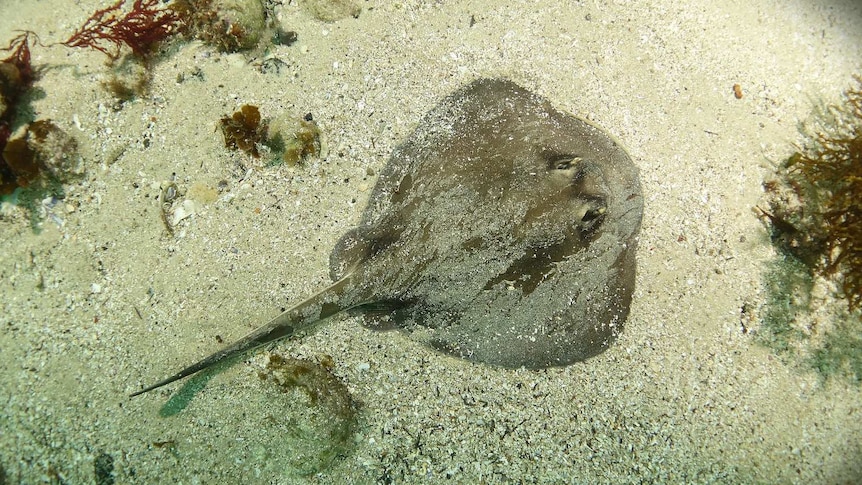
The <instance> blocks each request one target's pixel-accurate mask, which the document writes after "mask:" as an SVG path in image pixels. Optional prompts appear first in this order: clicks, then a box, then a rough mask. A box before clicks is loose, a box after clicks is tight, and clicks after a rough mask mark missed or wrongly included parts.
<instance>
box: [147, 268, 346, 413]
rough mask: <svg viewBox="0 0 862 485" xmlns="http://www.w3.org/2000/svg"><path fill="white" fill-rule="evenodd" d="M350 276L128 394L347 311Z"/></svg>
mask: <svg viewBox="0 0 862 485" xmlns="http://www.w3.org/2000/svg"><path fill="white" fill-rule="evenodd" d="M351 277H352V275H347V276H345V277H343V278H341V279H340V280H338V281H336V282H335V283H333V284H332V285H330V286H329V287H328V288H326V289H324V290H322V291H320V292H319V293H317V294H316V295H314V296H312V297H310V298H308V299H306V300H304V301H302V302H301V303H299V304H297V305H296V306H294V307H292V308H290V309H289V310H286V311H285V312H284V313H282V314H281V315H279V316H277V317H275V318H273V319H272V320H270V322H269V323H267V324H266V325H264V326H263V327H260V328H259V329H257V330H255V331H254V332H252V333H250V334H248V335H246V336H245V337H243V338H241V339H239V340H237V341H236V342H234V343H233V344H231V345H230V346H228V347H225V348H224V349H222V350H219V351H218V352H216V353H214V354H212V355H210V356H208V357H206V358H205V359H203V360H201V361H200V362H197V363H196V364H192V365H190V366H188V367H186V368H185V369H183V370H181V371H179V372H177V373H176V374H174V375H172V376H170V377H168V378H167V379H165V380H162V381H159V382H157V383H155V384H153V385H152V386H150V387H147V388H144V389H141V390H140V391H137V392H134V393H132V394H130V397H134V396H137V395H140V394H143V393H145V392H149V391H152V390H153V389H158V388H159V387H162V386H165V385H167V384H170V383H172V382H174V381H178V380H180V379H182V378H184V377H188V376H190V375H192V374H196V373H198V372H200V371H202V370H204V369H206V368H208V367H212V366H213V365H216V364H218V363H220V362H223V361H225V360H227V359H229V358H231V357H234V356H237V355H240V354H242V353H245V352H248V351H249V350H252V349H255V348H258V347H260V346H262V345H265V344H268V343H270V342H273V341H275V340H278V339H281V338H284V337H289V336H291V335H293V334H294V333H296V332H298V331H300V330H303V329H305V328H308V327H310V326H311V325H313V324H315V323H317V322H320V321H321V320H324V319H326V318H329V317H331V316H332V315H335V314H336V313H340V312H342V311H344V310H349V309H350V308H352V307H353V306H355V305H356V302H351V301H350V300H352V298H349V297H347V298H345V295H344V292H345V288H347V287H349V286H350V285H349V284H348V283H349V281H350V279H351Z"/></svg>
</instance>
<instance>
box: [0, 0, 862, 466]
mask: <svg viewBox="0 0 862 485" xmlns="http://www.w3.org/2000/svg"><path fill="white" fill-rule="evenodd" d="M284 3H288V2H284ZM294 3H295V2H294ZM500 3H503V2H496V1H492V0H485V1H482V2H475V1H474V2H468V1H462V2H432V1H428V2H424V1H419V0H408V1H406V2H400V3H396V2H362V5H363V6H364V10H363V12H362V14H361V15H360V16H359V18H358V19H352V18H349V19H346V20H342V21H339V22H336V23H333V24H324V23H321V22H318V21H316V20H312V19H311V18H310V17H309V16H307V15H306V14H305V13H303V12H302V11H301V10H300V9H299V8H298V7H297V6H296V5H286V6H283V7H279V8H278V11H279V12H280V16H281V20H282V22H283V25H284V26H285V27H286V28H287V29H292V30H295V31H297V32H298V34H299V41H298V42H297V43H296V44H295V45H293V46H290V47H284V46H281V47H278V48H276V50H275V54H276V55H277V56H278V57H280V58H281V59H283V60H285V61H286V62H287V63H288V67H287V69H284V70H282V72H281V74H272V73H271V74H261V73H260V72H259V71H258V70H257V69H256V67H255V64H256V63H252V64H251V65H249V64H248V63H247V62H246V59H245V58H244V57H243V56H241V55H231V56H225V55H221V54H218V53H216V52H214V51H213V50H212V49H210V48H208V47H206V46H203V45H201V44H187V45H184V46H181V47H179V48H177V49H176V51H175V52H173V53H172V54H171V55H169V56H167V57H166V58H165V59H164V60H163V61H162V62H160V63H159V64H158V65H157V66H156V68H155V70H154V83H153V87H152V92H151V94H150V95H149V96H146V97H144V98H142V99H139V100H136V101H134V102H132V103H127V104H126V105H124V106H123V107H122V109H120V110H118V111H117V110H114V109H112V106H113V105H114V104H115V103H114V101H113V100H112V98H111V96H110V95H109V94H108V93H107V92H106V91H105V90H104V89H103V88H102V87H101V86H100V82H101V80H102V79H103V78H104V76H105V72H106V70H105V66H104V61H105V58H104V56H103V55H101V54H99V53H98V52H86V51H70V50H68V49H65V48H62V47H51V48H43V47H39V46H36V47H34V48H33V55H34V63H35V64H37V65H41V66H48V67H49V68H48V69H47V70H46V71H45V72H44V74H43V76H42V79H41V80H39V81H38V83H37V86H38V88H39V89H41V90H43V91H44V96H41V97H39V98H38V99H36V100H35V101H34V102H33V104H32V106H33V108H34V110H35V112H36V114H37V116H38V117H39V118H50V119H52V120H54V121H55V122H56V123H58V124H59V125H60V126H62V127H63V128H64V129H66V130H68V131H69V132H70V133H72V134H74V135H75V136H76V137H77V138H78V139H79V141H80V143H81V151H82V153H83V154H84V156H85V157H86V160H87V163H88V171H87V177H86V179H85V180H84V181H82V182H80V183H77V184H74V185H73V186H70V187H68V188H67V190H68V197H67V198H66V200H65V201H64V203H65V204H68V205H69V206H68V209H67V208H65V207H62V204H61V207H58V208H57V209H56V215H57V217H58V218H61V219H62V220H63V221H64V225H63V226H62V227H60V226H58V225H57V224H56V223H55V222H53V221H51V220H50V219H49V220H46V222H45V223H44V230H43V231H42V232H41V233H40V234H34V233H33V232H32V231H31V229H30V227H29V223H28V221H27V219H26V218H25V217H24V216H23V215H21V214H20V213H17V212H15V211H14V210H13V211H11V215H10V214H6V215H4V216H3V218H2V219H0V235H2V238H0V276H2V277H0V295H2V296H0V302H2V310H0V403H2V407H3V411H2V414H0V465H2V467H3V468H4V469H5V473H6V476H7V480H8V482H7V483H18V481H20V482H21V483H42V482H46V483H47V482H51V480H52V479H56V480H59V482H55V483H92V482H93V480H94V465H93V462H94V459H95V457H96V456H98V455H99V454H102V453H105V454H108V455H110V456H111V457H113V460H114V473H115V476H116V482H117V483H241V482H245V483H294V482H296V481H299V482H301V481H302V480H300V479H297V478H295V477H293V476H292V475H291V473H290V471H285V466H286V465H285V463H286V461H287V457H285V456H284V455H285V454H286V453H289V451H287V450H288V447H286V446H282V445H283V443H284V442H285V441H286V440H288V439H289V438H288V435H289V429H290V427H291V425H290V422H289V419H290V416H291V412H292V411H291V405H290V404H289V403H288V404H286V403H285V402H282V401H280V400H279V397H278V395H277V394H274V393H273V391H272V389H271V388H269V386H268V384H267V383H265V382H261V381H260V380H259V379H258V377H257V371H258V369H259V368H260V367H261V366H262V365H263V363H264V362H265V361H266V358H265V355H264V353H259V354H256V355H255V356H253V357H251V358H250V359H249V360H248V361H247V362H243V363H239V364H237V365H235V366H233V367H232V368H230V369H229V370H228V371H226V372H224V373H222V374H220V375H218V376H216V377H215V378H213V379H212V380H211V381H210V382H209V384H208V386H207V387H206V388H205V389H204V390H203V391H202V392H200V393H199V394H198V395H197V396H196V397H195V398H194V399H193V400H192V401H191V402H190V403H189V405H188V407H186V408H185V409H184V410H182V411H181V412H179V413H178V414H176V415H173V416H171V417H160V416H159V410H160V408H161V407H162V406H163V405H164V404H165V403H166V402H167V401H168V399H169V398H170V396H171V395H172V392H174V391H176V390H177V389H178V388H179V387H180V386H178V385H173V386H170V387H168V388H166V389H163V390H160V391H157V392H154V393H151V394H148V395H144V396H142V397H139V398H135V399H129V398H128V397H127V396H128V393H129V392H132V391H134V390H137V389H139V388H140V387H141V386H142V385H144V384H150V383H152V382H153V381H154V380H158V379H161V378H162V377H164V376H167V375H169V374H172V373H173V372H175V371H176V370H177V369H178V368H180V367H182V366H184V365H186V364H188V363H190V362H193V361H195V360H197V359H198V358H199V357H201V356H203V355H205V354H208V353H210V352H211V351H214V350H216V349H218V348H219V347H220V344H219V343H217V342H216V340H215V336H216V335H220V336H221V337H223V338H224V340H225V341H230V340H233V339H234V338H237V337H240V336H242V335H243V334H245V333H246V332H247V331H249V330H250V329H252V328H253V327H255V326H256V325H259V324H260V323H262V322H264V321H265V320H267V319H268V318H269V317H272V316H274V315H275V314H277V313H278V311H279V309H280V308H284V307H285V306H287V305H289V304H290V303H294V302H296V301H298V300H300V299H302V298H303V297H304V296H307V295H309V294H311V293H312V292H313V291H314V290H315V289H316V288H320V287H322V286H323V285H324V284H326V282H327V280H328V277H327V258H328V253H329V251H330V249H331V248H332V246H333V244H334V243H335V241H336V240H337V238H338V237H339V236H340V235H341V234H342V233H343V232H344V231H346V230H347V229H348V228H350V227H351V226H352V225H354V224H355V223H356V222H357V221H358V218H359V215H360V213H361V211H362V209H363V207H364V204H365V201H366V199H367V196H368V188H369V187H371V186H373V183H374V181H375V178H374V176H373V175H371V176H369V175H368V171H369V170H373V171H377V170H379V169H380V168H381V167H382V166H383V165H384V164H385V162H386V160H387V158H388V155H389V153H390V152H391V151H392V149H393V147H394V146H396V145H397V143H398V142H399V141H400V140H402V139H403V138H404V137H406V136H407V135H408V134H409V133H410V131H411V130H412V129H413V128H414V127H415V126H416V123H417V122H418V121H419V119H420V117H421V116H422V115H423V114H424V113H425V112H426V111H427V110H428V109H430V108H431V107H432V106H433V105H434V104H435V103H436V102H437V101H438V100H439V99H440V98H441V97H442V96H444V95H446V94H447V93H449V92H451V91H452V90H454V89H456V88H457V87H459V86H461V85H463V84H465V83H467V82H469V81H471V80H473V79H475V78H477V77H482V76H504V77H508V78H511V79H513V80H515V81H516V82H518V83H520V84H522V85H524V86H526V87H528V88H530V89H532V90H535V91H536V92H538V93H540V94H542V95H544V96H546V97H547V98H549V99H550V100H551V101H552V102H553V103H554V104H555V105H556V106H557V107H558V108H561V109H563V110H565V111H569V112H571V113H574V114H576V115H579V116H582V117H585V118H588V119H590V120H592V121H593V122H595V123H597V124H599V125H601V126H603V127H604V128H606V129H607V130H608V131H609V132H610V133H612V134H613V135H614V136H615V137H617V138H618V139H619V140H621V141H622V143H623V144H624V145H626V146H627V148H628V149H629V151H630V153H631V155H632V157H633V159H634V160H635V163H636V164H637V165H638V166H639V167H640V169H641V177H642V183H643V191H644V197H645V203H646V208H645V211H646V212H645V217H644V221H643V229H642V232H641V240H640V249H639V254H638V264H639V268H638V269H639V274H638V279H637V285H638V286H637V290H636V293H635V300H634V303H633V308H632V314H631V317H630V318H629V321H628V323H627V327H626V330H625V332H624V333H623V334H622V336H621V338H620V339H619V341H618V342H617V343H616V344H615V345H614V346H613V347H612V348H611V349H610V350H608V351H607V352H605V353H604V354H602V355H601V356H599V357H596V358H594V359H591V360H589V361H587V362H584V363H581V364H577V365H572V366H569V367H567V368H563V369H549V370H546V371H540V372H534V371H512V370H500V369H493V368H488V367H485V366H481V365H476V364H471V363H468V362H466V361H461V360H457V359H453V358H449V357H445V356H441V355H439V354H436V353H434V352H432V351H429V350H427V349H424V348H421V347H419V346H417V345H416V344H415V343H413V342H412V341H411V340H409V339H408V338H406V337H405V336H403V335H400V334H399V333H397V332H390V333H375V332H372V331H370V330H367V329H365V328H363V327H362V326H361V325H360V322H359V320H358V319H355V318H347V317H344V318H335V319H333V320H332V321H331V322H329V323H327V324H326V325H324V326H323V327H322V328H321V329H320V330H319V331H318V332H316V333H314V334H313V335H310V336H308V337H306V338H304V339H303V340H301V341H289V342H283V343H280V344H279V345H278V347H277V350H278V351H279V352H281V353H284V354H291V355H296V356H302V357H311V358H313V357H316V356H318V355H321V354H328V355H331V356H332V358H333V360H334V362H335V373H336V374H338V375H339V376H340V377H342V378H343V379H344V380H345V381H346V382H347V383H348V385H349V388H350V390H351V392H352V393H353V395H354V397H355V398H356V399H357V400H359V401H361V403H362V407H361V414H360V416H361V417H360V429H359V431H358V432H357V434H356V448H355V450H354V451H353V452H352V453H351V454H349V455H348V456H347V457H346V458H344V459H343V460H340V461H338V462H336V463H335V465H334V466H333V467H332V468H330V469H329V470H328V471H327V472H325V473H324V474H321V475H318V476H316V477H312V478H311V479H309V481H312V482H319V483H373V482H375V481H381V482H388V481H392V482H394V483H420V482H421V483H435V482H439V481H443V480H445V479H447V478H448V479H452V480H453V481H454V482H456V483H501V482H523V483H643V482H657V483H706V482H711V483H755V482H759V483H851V482H854V481H857V480H860V479H862V419H860V416H862V413H860V411H862V409H860V408H862V399H860V397H862V391H860V389H859V387H858V386H855V385H853V384H850V383H848V382H846V381H845V380H841V379H833V380H830V381H827V382H823V381H821V380H819V378H818V376H817V375H815V374H814V373H811V372H805V371H804V370H800V369H799V368H797V367H793V366H787V365H785V364H784V363H782V361H781V360H779V359H778V358H776V357H775V356H774V355H772V354H771V352H770V350H768V349H766V348H764V347H762V346H761V345H759V344H758V343H756V342H755V341H754V339H753V337H752V336H751V334H743V332H742V325H741V322H740V319H741V314H740V312H741V307H742V305H743V304H748V305H750V306H751V308H757V307H758V306H759V305H761V304H762V303H763V301H764V298H765V294H764V289H763V283H762V281H761V276H762V273H763V269H764V264H765V263H766V262H767V261H769V260H770V259H771V258H774V257H775V254H774V251H773V249H772V247H771V245H770V244H769V241H768V238H767V234H766V231H765V230H764V228H763V227H762V225H761V224H760V222H759V221H758V220H757V219H756V217H755V215H754V214H753V212H752V210H751V209H752V207H753V206H754V205H755V204H756V203H757V202H758V200H759V198H760V197H761V193H762V190H761V181H762V180H763V177H764V176H765V175H767V174H768V173H769V171H770V167H769V160H770V159H771V160H780V159H781V158H782V157H786V156H787V155H789V153H790V152H791V144H792V143H793V142H795V141H797V140H798V132H797V123H798V122H799V121H800V120H804V119H806V118H807V117H808V116H809V114H810V112H811V109H812V108H813V106H814V105H815V104H816V103H818V102H821V101H833V100H835V99H837V97H838V96H839V95H840V93H841V92H842V91H843V90H844V89H845V88H846V87H847V86H848V85H849V83H850V81H851V74H853V73H854V72H860V68H862V6H860V4H859V2H857V1H855V0H844V1H826V2H814V1H809V0H790V1H774V0H767V1H763V2H739V1H734V0H720V1H695V2H678V1H674V0H655V1H651V2H630V1H623V0H619V1H613V2H601V1H592V0H589V1H582V2H576V1H567V2H554V1H529V2H505V5H504V6H498V4H500ZM106 4H107V3H106V2H100V1H96V0H82V1H80V2H67V1H63V0H44V1H33V0H4V1H3V2H2V4H0V39H9V38H11V37H13V36H14V35H15V34H14V32H13V31H14V30H15V29H32V30H35V31H37V32H38V33H39V35H40V37H41V38H42V40H43V42H45V43H48V42H51V41H57V40H61V39H62V38H64V37H66V36H67V35H69V33H70V32H72V31H73V30H74V28H75V27H76V26H78V25H80V23H81V22H82V21H83V20H84V19H85V18H86V17H87V16H88V15H89V14H90V12H92V11H93V10H94V9H95V8H97V7H99V6H104V5H106ZM683 4H685V5H686V6H685V7H683V6H680V5H683ZM55 10H56V11H58V12H60V13H59V14H58V13H55ZM471 16H472V17H473V18H474V20H475V25H473V26H472V27H471V26H470V20H471ZM4 42H5V41H4ZM195 70H199V71H200V72H201V73H202V78H195V77H193V76H190V74H191V73H193V72H194V71H195ZM180 75H184V76H185V78H186V79H185V81H184V82H182V83H178V82H177V79H178V76H180ZM737 83H738V84H739V85H740V86H741V87H742V90H743V92H744V97H743V98H742V99H736V98H735V97H734V94H733V91H732V86H733V85H734V84H737ZM243 103H253V104H257V105H259V106H260V108H261V111H262V112H263V114H264V115H265V116H273V115H277V114H279V113H282V112H285V111H288V110H293V111H295V112H297V113H300V114H302V113H306V112H310V113H313V115H314V117H315V119H316V120H318V121H319V123H320V125H321V127H322V129H323V130H324V132H325V134H326V138H327V142H328V145H329V155H328V157H327V158H326V159H325V160H316V161H314V162H312V163H310V164H309V165H307V166H305V167H300V168H296V169H293V170H291V169H288V168H286V167H282V168H264V167H261V166H259V165H257V166H256V165H255V164H254V162H252V161H250V159H249V158H247V157H245V156H243V155H239V154H236V153H231V152H228V151H227V150H226V149H225V148H224V146H223V140H222V138H221V134H220V133H219V132H218V131H217V130H216V128H215V126H216V122H217V120H218V119H219V118H220V117H221V116H223V115H225V114H228V113H231V112H233V111H234V110H235V109H237V108H238V106H240V105H241V104H243ZM76 119H77V120H78V123H79V125H80V127H78V126H76V124H75V121H74V120H76ZM145 140H148V145H149V146H148V147H145V143H144V141H145ZM237 161H241V162H242V163H245V164H246V167H247V168H251V169H252V170H251V171H250V172H249V173H248V174H246V170H244V169H242V168H239V167H238V164H237ZM172 174H176V183H177V184H178V186H180V188H181V189H187V188H189V187H190V186H191V185H192V184H193V183H202V184H206V185H209V186H216V185H217V184H218V183H219V181H221V180H225V181H227V190H226V192H225V194H229V195H230V197H232V198H230V200H228V197H224V196H223V197H222V198H221V199H220V200H218V201H216V202H213V203H210V204H208V205H205V206H204V207H203V208H202V210H201V211H199V212H198V213H197V214H195V215H194V216H192V217H191V218H189V219H186V220H184V221H182V222H181V223H179V224H178V228H177V229H178V230H177V233H176V235H175V237H169V236H168V235H167V234H166V232H165V230H164V227H163V225H162V221H161V219H160V213H159V203H158V195H159V190H158V184H159V183H160V182H162V181H166V180H169V179H170V178H171V177H172ZM246 175H247V176H246ZM243 177H244V178H243ZM681 236H684V237H681ZM136 309H137V311H139V312H140V315H141V317H139V316H138V314H137V312H136ZM747 324H752V323H751V322H747ZM753 325H755V326H756V325H757V322H754V323H753ZM294 405H295V404H294Z"/></svg>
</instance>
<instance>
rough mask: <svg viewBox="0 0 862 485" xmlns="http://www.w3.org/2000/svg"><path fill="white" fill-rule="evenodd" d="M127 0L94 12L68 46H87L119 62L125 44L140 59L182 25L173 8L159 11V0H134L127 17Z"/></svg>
mask: <svg viewBox="0 0 862 485" xmlns="http://www.w3.org/2000/svg"><path fill="white" fill-rule="evenodd" d="M125 2H126V0H117V3H115V4H114V5H112V6H110V7H107V8H104V9H101V10H97V11H95V12H94V13H93V14H92V15H91V16H90V18H88V19H87V21H86V22H84V25H82V26H81V28H79V29H78V30H77V31H76V32H75V33H74V34H72V36H71V37H69V39H67V40H66V41H65V42H63V43H62V45H65V46H66V47H88V48H91V49H95V50H97V51H100V52H102V53H104V54H105V55H107V56H108V57H110V58H111V59H112V60H116V59H117V58H119V57H120V50H121V48H122V47H123V45H125V46H127V47H129V48H130V49H131V50H132V53H133V54H134V55H136V56H138V57H140V58H146V57H147V56H149V55H150V54H151V53H152V50H153V47H154V46H155V45H156V44H157V43H158V42H161V41H163V40H165V39H166V38H168V37H169V36H170V35H172V34H173V33H174V32H175V31H176V30H177V27H178V26H179V23H180V17H179V16H178V15H177V14H176V13H175V12H174V11H173V10H171V9H166V8H165V9H162V8H158V5H159V0H135V3H133V4H132V9H131V10H129V11H128V12H127V13H125V15H121V14H122V7H123V6H124V4H125Z"/></svg>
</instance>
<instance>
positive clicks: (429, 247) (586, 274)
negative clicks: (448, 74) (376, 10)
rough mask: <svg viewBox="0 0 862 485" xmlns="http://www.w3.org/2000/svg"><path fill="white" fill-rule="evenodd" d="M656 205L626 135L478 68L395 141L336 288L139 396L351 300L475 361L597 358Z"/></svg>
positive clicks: (335, 273)
mask: <svg viewBox="0 0 862 485" xmlns="http://www.w3.org/2000/svg"><path fill="white" fill-rule="evenodd" d="M642 214H643V199H642V197H641V189H640V182H639V180H638V172H637V168H636V167H635V166H634V164H633V163H632V161H631V159H630V158H629V157H628V155H627V154H626V153H625V151H624V150H623V149H622V148H621V147H620V146H619V145H618V144H616V143H615V142H614V141H613V140H612V139H611V138H610V137H608V136H607V135H606V134H604V133H603V132H602V131H601V130H599V129H598V128H596V127H595V126H593V125H591V124H589V123H586V122H584V121H582V120H580V119H578V118H575V117H573V116H571V115H568V114H565V113H562V112H559V111H557V110H556V109H554V108H553V107H552V106H551V105H550V104H549V103H548V102H547V101H546V100H545V99H543V98H541V97H539V96H536V95H534V94H532V93H530V92H529V91H527V90H525V89H523V88H521V87H519V86H517V85H516V84H514V83H511V82H509V81H504V80H493V79H482V80H478V81H475V82H473V83H471V84H469V85H467V86H465V87H464V88H461V89H459V90H458V91H456V92H455V93H453V94H452V95H450V96H448V97H447V98H445V99H444V100H443V101H441V102H440V104H439V105H437V107H435V108H434V109H433V110H432V111H431V112H430V113H428V114H427V115H426V116H425V118H423V120H422V121H421V122H420V124H419V127H418V128H417V129H416V131H415V132H414V133H413V134H412V135H411V136H410V137H409V138H408V139H407V141H406V142H405V143H404V144H402V145H401V146H399V147H398V148H397V149H396V150H395V152H394V153H393V154H392V157H391V158H390V161H389V163H388V164H387V166H386V168H385V169H384V170H383V172H382V173H381V174H380V177H379V180H378V182H377V185H376V187H375V188H374V191H373V192H372V194H371V197H370V201H369V205H368V208H367V209H366V211H365V213H364V215H363V218H362V221H361V223H360V225H359V227H357V228H356V229H354V230H352V231H350V232H348V233H347V234H346V235H345V236H344V237H342V239H341V240H340V241H339V242H338V244H337V245H336V248H335V250H334V251H333V253H332V257H331V261H330V263H331V264H330V266H331V273H332V277H333V280H335V283H333V285H332V286H330V287H329V288H327V289H325V290H323V291H321V292H320V293H318V294H316V295H315V296H312V297H311V298H309V299H307V300H306V301H304V302H302V303H300V304H299V305H297V306H295V307H293V308H291V309H290V310H288V311H286V312H285V313H283V314H282V315H280V316H278V317H276V318H275V319H274V320H272V321H271V322H270V323H268V324H267V325H265V326H264V327H262V328H261V329H259V330H257V331H255V332H253V333H252V334H250V335H249V336H247V337H245V338H243V339H241V340H240V341H238V342H236V343H234V344H233V345H231V346H229V347H227V348H226V349H224V350H222V351H220V352H217V353H216V354H213V355H211V356H209V357H207V358H206V359H204V360H202V361H201V362H199V363H197V364H195V365H193V366H191V367H188V368H186V369H184V370H182V371H181V372H179V373H177V374H175V375H174V376H172V377H170V378H168V379H165V380H164V381H162V382H159V383H157V384H155V385H153V386H150V387H148V388H146V389H144V390H142V391H139V392H137V393H135V394H141V393H143V392H146V391H149V390H151V389H155V388H157V387H160V386H162V385H165V384H168V383H170V382H173V381H175V380H178V379H181V378H183V377H185V376H188V375H191V374H194V373H196V372H198V371H200V370H202V369H204V368H207V367H209V366H211V365H213V364H216V363H218V362H221V361H223V360H225V359H228V358H230V357H233V356H235V355H237V354H240V353H242V352H245V351H247V350H250V349H252V348H255V347H258V346H260V345H263V344H265V343H268V342H271V341H273V340H276V339H279V338H282V337H286V336H288V335H292V334H294V333H295V332H296V331H298V330H300V329H303V328H305V327H308V326H309V325H312V324H314V323H315V322H318V321H320V320H322V319H325V318H327V317H329V316H331V315H334V314H336V313H339V312H342V311H345V310H348V309H356V310H363V311H365V313H366V316H367V317H369V318H368V320H369V323H370V324H372V325H382V326H383V328H392V327H396V328H401V329H404V330H406V331H408V332H409V333H410V334H411V335H412V336H414V337H415V338H417V339H419V340H421V341H423V342H425V343H427V344H429V345H431V346H433V347H435V348H438V349H441V350H444V351H446V352H449V353H452V354H454V355H457V356H460V357H463V358H466V359H470V360H474V361H479V362H484V363H488V364H493V365H499V366H505V367H521V366H524V367H528V368H542V367H549V366H556V365H566V364H569V363H572V362H577V361H580V360H584V359H586V358H588V357H591V356H593V355H595V354H597V353H599V352H602V351H603V350H604V349H606V348H607V346H608V345H609V344H610V343H611V341H613V339H614V337H615V336H616V335H617V333H618V332H619V331H620V330H621V329H622V325H623V323H624V321H625V319H626V317H627V316H628V312H629V305H630V302H631V297H632V291H633V289H634V279H635V249H636V245H637V235H638V232H639V230H640V221H641V217H642Z"/></svg>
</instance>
